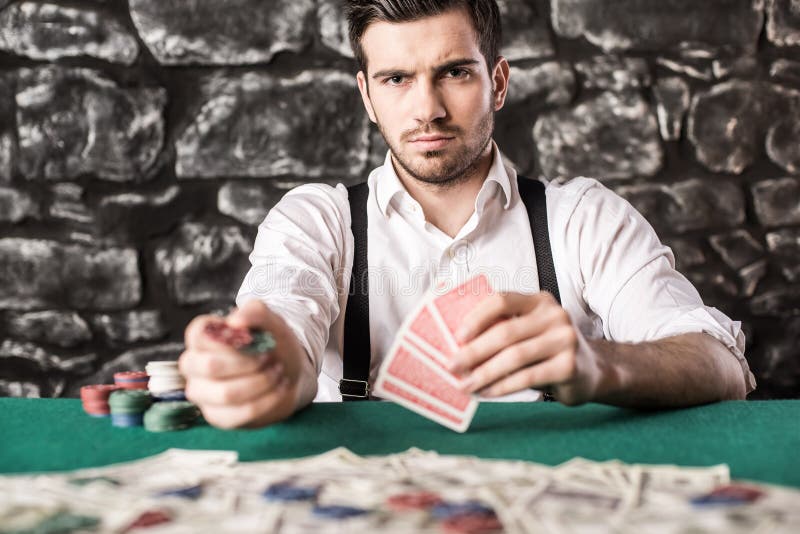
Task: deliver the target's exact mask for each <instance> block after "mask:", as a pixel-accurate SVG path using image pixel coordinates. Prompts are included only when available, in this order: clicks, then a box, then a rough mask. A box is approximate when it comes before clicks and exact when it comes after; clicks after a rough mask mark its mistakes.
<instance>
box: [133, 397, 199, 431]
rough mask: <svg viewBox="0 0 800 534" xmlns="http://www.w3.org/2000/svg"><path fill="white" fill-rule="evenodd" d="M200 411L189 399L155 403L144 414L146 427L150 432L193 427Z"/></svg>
mask: <svg viewBox="0 0 800 534" xmlns="http://www.w3.org/2000/svg"><path fill="white" fill-rule="evenodd" d="M198 415H200V411H199V410H198V409H197V406H195V405H194V404H192V403H191V402H187V401H162V402H157V403H155V404H153V405H152V406H151V407H150V409H149V410H147V412H145V414H144V421H143V422H144V427H145V429H146V430H148V431H150V432H170V431H173V430H184V429H187V428H189V427H191V426H192V425H193V424H194V423H195V421H197V417H198Z"/></svg>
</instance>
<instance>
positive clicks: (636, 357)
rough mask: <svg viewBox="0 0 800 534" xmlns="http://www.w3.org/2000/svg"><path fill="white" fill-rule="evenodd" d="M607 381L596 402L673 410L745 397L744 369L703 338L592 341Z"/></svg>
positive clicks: (600, 386)
mask: <svg viewBox="0 0 800 534" xmlns="http://www.w3.org/2000/svg"><path fill="white" fill-rule="evenodd" d="M587 344H588V345H589V347H590V349H591V350H594V351H596V352H597V355H598V358H597V361H598V362H600V363H599V365H600V366H601V367H602V369H601V376H602V379H601V380H600V383H599V384H598V387H597V393H596V395H595V398H594V399H592V400H594V401H597V402H602V403H605V404H613V405H616V406H623V407H631V408H669V407H675V408H677V407H685V406H693V405H697V404H707V403H710V402H716V401H721V400H737V399H744V397H745V383H744V376H743V374H742V369H741V366H740V364H739V362H738V361H737V360H736V358H735V357H734V356H733V355H732V354H731V353H730V351H729V350H728V349H727V348H726V347H725V346H724V345H723V344H722V343H720V342H719V341H717V340H716V339H714V338H713V337H711V336H709V335H707V334H703V333H691V334H682V335H678V336H673V337H669V338H665V339H661V340H657V341H650V342H644V343H619V342H613V341H605V340H594V341H588V342H587Z"/></svg>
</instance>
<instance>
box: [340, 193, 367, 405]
mask: <svg viewBox="0 0 800 534" xmlns="http://www.w3.org/2000/svg"><path fill="white" fill-rule="evenodd" d="M347 192H348V200H349V201H350V219H351V221H352V222H351V228H352V230H353V238H354V252H353V274H352V277H351V279H350V293H349V295H348V298H347V308H346V309H345V315H344V352H343V354H342V360H343V361H342V366H343V369H342V377H343V378H342V380H341V381H340V382H339V393H341V394H342V400H344V401H355V400H366V399H369V364H370V339H369V271H368V268H367V198H368V196H369V187H368V186H367V183H366V182H363V183H360V184H356V185H354V186H350V187H348V188H347Z"/></svg>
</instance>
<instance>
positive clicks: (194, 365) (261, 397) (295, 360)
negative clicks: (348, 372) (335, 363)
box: [179, 301, 310, 428]
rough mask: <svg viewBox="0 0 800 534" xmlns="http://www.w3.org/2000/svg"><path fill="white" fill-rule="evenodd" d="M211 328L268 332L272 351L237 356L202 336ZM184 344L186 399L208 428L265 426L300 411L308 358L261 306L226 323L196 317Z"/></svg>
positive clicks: (253, 305) (256, 304) (255, 304)
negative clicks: (217, 324) (218, 324)
mask: <svg viewBox="0 0 800 534" xmlns="http://www.w3.org/2000/svg"><path fill="white" fill-rule="evenodd" d="M214 322H225V323H226V324H227V325H228V326H231V327H234V328H254V329H260V330H264V331H267V332H270V333H271V334H272V336H273V337H274V338H275V342H276V345H275V348H274V349H273V350H271V351H270V352H269V353H267V354H264V355H260V356H251V355H248V354H244V353H242V352H238V351H236V350H235V349H233V348H231V347H229V346H228V345H225V344H222V343H220V342H218V341H215V340H214V339H212V338H211V337H210V336H209V335H207V334H206V332H205V329H206V326H207V325H208V324H210V323H214ZM185 343H186V350H185V351H184V353H183V354H181V357H180V360H179V367H180V370H181V373H183V375H184V376H185V377H186V397H187V399H189V400H190V401H192V402H194V403H195V404H197V406H198V407H199V408H200V410H201V411H202V412H203V416H204V417H205V419H206V421H208V422H209V423H210V424H212V425H214V426H217V427H220V428H239V427H257V426H265V425H269V424H272V423H275V422H278V421H281V420H283V419H286V418H287V417H289V416H290V415H292V413H294V411H295V410H296V409H297V408H298V407H299V404H300V403H301V400H302V399H300V397H302V396H303V395H300V388H299V385H300V382H301V378H302V375H303V373H304V372H308V369H307V368H308V366H309V365H310V364H309V361H308V357H307V355H306V352H305V350H304V349H303V348H302V347H301V346H300V344H299V343H298V341H297V338H296V337H295V335H294V333H293V332H292V331H291V330H290V329H289V328H288V326H287V325H286V323H285V322H284V321H283V319H281V318H280V317H279V316H278V315H277V314H275V313H274V312H272V311H271V310H270V309H269V308H267V306H266V305H265V304H264V303H263V302H260V301H250V302H248V303H246V304H245V305H244V306H242V307H241V308H239V309H237V310H234V311H233V312H232V313H231V314H230V315H229V316H228V317H227V318H222V317H218V316H213V315H201V316H199V317H196V318H195V319H194V320H192V322H191V323H189V326H187V327H186V333H185ZM306 396H307V395H306Z"/></svg>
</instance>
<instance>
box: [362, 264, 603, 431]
mask: <svg viewBox="0 0 800 534" xmlns="http://www.w3.org/2000/svg"><path fill="white" fill-rule="evenodd" d="M579 345H580V346H581V347H582V350H581V351H580V354H579V350H578V348H579ZM579 364H580V365H579ZM579 369H580V371H581V372H579ZM599 376H600V372H599V370H598V364H597V359H596V357H595V355H594V353H593V352H592V351H591V350H589V347H588V344H586V343H585V342H583V341H582V338H581V337H580V334H579V333H578V332H577V329H575V328H574V327H573V326H572V323H571V321H570V319H569V316H568V315H567V313H566V312H565V311H564V309H563V308H562V307H561V306H560V305H558V303H557V302H556V301H555V299H553V297H552V296H551V295H550V294H549V293H546V292H540V293H536V294H529V295H524V294H519V293H499V292H495V291H493V290H492V288H491V286H490V284H489V281H488V279H487V278H486V276H485V275H479V276H476V277H475V278H473V279H471V280H468V281H467V282H465V283H464V284H461V285H460V286H458V287H456V288H454V289H452V290H450V291H448V292H447V293H445V294H443V295H439V296H436V295H434V296H431V297H428V298H427V299H425V301H424V302H423V303H422V304H421V305H420V307H419V308H417V309H416V310H415V311H414V312H413V313H412V314H410V316H409V317H408V318H407V319H406V321H405V323H404V324H403V326H402V327H401V329H400V331H399V332H398V333H397V335H396V337H395V342H394V344H393V346H392V348H391V350H390V351H389V355H388V357H387V358H386V360H385V361H384V363H383V365H382V366H381V369H380V373H379V376H378V381H377V383H376V385H375V393H376V394H377V395H378V396H380V397H383V398H386V399H390V400H393V401H395V402H397V403H398V404H401V405H403V406H405V407H407V408H409V409H411V410H413V411H415V412H417V413H419V414H421V415H424V416H425V417H428V418H430V419H432V420H434V421H436V422H438V423H440V424H442V425H444V426H447V427H448V428H452V429H453V430H456V431H458V432H464V431H466V429H467V428H468V427H469V425H470V422H471V421H472V417H473V415H474V413H475V410H476V408H477V404H478V401H477V398H476V397H475V395H476V394H480V395H481V396H486V397H498V396H502V395H508V394H511V393H514V392H517V391H522V390H525V389H528V388H537V387H538V388H542V389H544V388H545V387H548V386H549V387H552V388H553V389H554V390H555V392H556V393H557V396H558V398H559V400H561V401H562V402H565V403H567V404H578V403H580V402H585V401H586V400H587V399H588V398H589V396H590V395H591V394H592V393H593V392H594V391H595V389H596V387H597V386H596V385H597V383H598V381H599Z"/></svg>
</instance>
